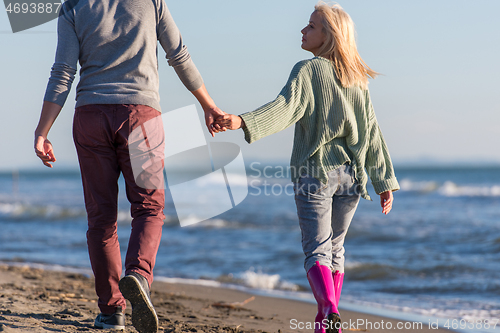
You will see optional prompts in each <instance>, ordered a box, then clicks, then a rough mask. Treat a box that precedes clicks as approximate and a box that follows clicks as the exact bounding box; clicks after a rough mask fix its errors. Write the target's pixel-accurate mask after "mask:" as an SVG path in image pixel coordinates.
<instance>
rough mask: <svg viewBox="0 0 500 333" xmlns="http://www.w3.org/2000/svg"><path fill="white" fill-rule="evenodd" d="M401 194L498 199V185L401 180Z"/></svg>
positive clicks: (499, 191)
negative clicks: (431, 194)
mask: <svg viewBox="0 0 500 333" xmlns="http://www.w3.org/2000/svg"><path fill="white" fill-rule="evenodd" d="M399 184H400V187H401V191H402V192H417V193H423V194H427V193H437V194H439V195H441V196H444V197H500V185H498V184H494V185H483V184H471V185H458V184H456V183H454V182H452V181H445V182H444V183H441V184H440V183H438V182H436V181H412V180H409V179H403V180H401V181H400V182H399Z"/></svg>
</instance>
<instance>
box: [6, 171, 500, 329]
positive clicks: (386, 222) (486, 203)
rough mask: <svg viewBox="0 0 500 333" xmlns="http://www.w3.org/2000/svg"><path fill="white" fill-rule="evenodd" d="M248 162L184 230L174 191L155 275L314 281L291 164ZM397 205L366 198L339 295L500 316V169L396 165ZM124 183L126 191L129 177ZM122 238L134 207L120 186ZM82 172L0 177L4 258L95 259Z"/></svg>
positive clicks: (80, 262) (434, 312)
mask: <svg viewBox="0 0 500 333" xmlns="http://www.w3.org/2000/svg"><path fill="white" fill-rule="evenodd" d="M263 167H264V166H263V165H252V166H251V167H250V166H249V168H248V178H247V179H244V178H243V179H240V181H239V186H246V185H247V184H248V185H249V195H248V197H247V198H246V199H245V200H244V201H243V203H242V204H240V205H239V206H237V207H236V208H234V209H232V210H230V211H228V212H226V213H224V214H222V215H220V216H218V217H216V218H213V219H211V220H208V221H206V222H203V223H199V224H196V225H194V226H191V227H186V228H181V227H180V226H179V223H178V220H177V218H176V214H175V209H174V206H173V204H172V199H171V198H169V197H168V196H167V203H166V209H165V214H166V216H167V219H166V221H165V226H164V228H163V236H162V243H161V245H160V250H159V253H158V257H157V264H156V268H155V274H156V276H158V277H167V278H184V279H202V280H203V281H206V282H208V281H218V282H221V283H226V284H233V285H240V286H245V287H249V288H255V289H261V290H274V291H287V292H288V294H293V293H297V295H299V294H300V293H303V292H304V291H308V290H309V287H308V284H307V279H306V275H305V271H304V268H303V259H304V255H303V253H302V249H301V244H300V240H301V235H300V229H299V227H298V221H297V216H296V212H295V202H294V198H293V194H292V187H291V183H290V181H289V180H288V176H287V172H286V171H287V170H286V167H281V166H268V167H267V168H266V169H265V170H264V168H263ZM396 174H397V176H398V179H399V181H400V184H401V190H400V191H398V192H396V193H395V202H394V208H393V211H392V212H391V213H390V214H389V215H388V216H385V215H383V214H382V213H381V209H380V207H379V203H378V201H377V200H378V196H375V195H374V192H373V189H370V191H371V192H370V193H371V194H373V198H374V200H375V201H374V202H369V201H366V200H362V201H361V203H360V205H359V208H358V210H357V212H356V215H355V216H354V219H353V222H352V225H351V228H350V230H349V233H348V235H347V238H346V243H345V248H346V275H345V282H344V289H343V292H342V298H341V303H342V302H348V303H350V304H358V305H360V306H368V307H372V308H382V309H388V310H395V311H401V312H405V313H409V314H418V315H427V316H433V317H443V318H451V319H458V320H460V319H465V320H486V319H490V320H496V319H498V318H500V223H499V222H500V167H496V168H494V167H492V168H456V167H455V168H444V167H441V168H426V169H421V168H420V169H419V168H396ZM120 181H121V188H123V181H122V180H120ZM119 207H120V208H119V217H118V223H119V230H118V233H119V238H120V243H121V247H122V250H123V253H124V252H125V250H126V246H127V241H128V235H129V230H130V228H129V226H130V221H131V219H130V214H129V208H128V203H127V200H126V197H125V195H124V191H121V193H120V196H119ZM85 232H86V214H85V209H84V204H83V195H82V189H81V179H80V176H79V174H78V173H77V172H58V171H56V170H49V171H46V172H14V173H11V172H4V173H1V174H0V261H11V262H27V263H41V264H47V265H60V266H67V267H71V268H82V269H88V268H89V267H90V264H89V260H88V254H87V247H86V238H85Z"/></svg>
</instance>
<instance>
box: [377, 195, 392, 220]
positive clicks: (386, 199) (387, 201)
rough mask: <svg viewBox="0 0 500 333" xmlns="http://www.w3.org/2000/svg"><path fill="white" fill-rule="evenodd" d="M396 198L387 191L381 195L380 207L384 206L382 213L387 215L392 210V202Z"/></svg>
mask: <svg viewBox="0 0 500 333" xmlns="http://www.w3.org/2000/svg"><path fill="white" fill-rule="evenodd" d="M393 201H394V197H393V196H392V191H387V192H384V193H380V206H382V213H383V214H385V215H387V214H389V212H390V211H391V209H392V202H393Z"/></svg>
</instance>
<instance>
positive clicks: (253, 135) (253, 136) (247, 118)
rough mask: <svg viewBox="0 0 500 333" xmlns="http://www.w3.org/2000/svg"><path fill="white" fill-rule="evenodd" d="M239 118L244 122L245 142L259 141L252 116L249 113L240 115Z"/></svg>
mask: <svg viewBox="0 0 500 333" xmlns="http://www.w3.org/2000/svg"><path fill="white" fill-rule="evenodd" d="M240 117H241V118H242V119H243V121H244V122H245V126H244V127H243V132H244V133H245V140H246V142H248V143H252V142H255V141H257V140H258V139H259V128H258V126H257V121H256V120H255V118H254V116H253V115H252V114H251V112H249V113H244V114H241V115H240Z"/></svg>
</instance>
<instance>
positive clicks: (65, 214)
mask: <svg viewBox="0 0 500 333" xmlns="http://www.w3.org/2000/svg"><path fill="white" fill-rule="evenodd" d="M80 218H83V219H86V218H87V212H86V210H85V208H84V207H66V206H58V205H52V204H48V205H39V204H38V205H35V204H29V203H21V202H15V203H0V221H1V220H14V221H30V220H51V221H60V220H67V219H80ZM117 221H118V223H128V222H130V221H132V218H131V217H130V211H129V210H119V211H118V217H117Z"/></svg>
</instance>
